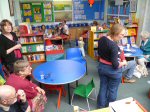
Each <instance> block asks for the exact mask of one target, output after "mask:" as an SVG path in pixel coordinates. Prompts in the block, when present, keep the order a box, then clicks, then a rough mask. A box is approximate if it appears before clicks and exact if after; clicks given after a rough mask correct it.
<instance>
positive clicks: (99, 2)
mask: <svg viewBox="0 0 150 112" xmlns="http://www.w3.org/2000/svg"><path fill="white" fill-rule="evenodd" d="M104 6H105V0H95V2H94V4H93V6H92V7H90V5H89V3H88V0H74V1H73V15H74V20H75V21H77V20H103V19H104Z"/></svg>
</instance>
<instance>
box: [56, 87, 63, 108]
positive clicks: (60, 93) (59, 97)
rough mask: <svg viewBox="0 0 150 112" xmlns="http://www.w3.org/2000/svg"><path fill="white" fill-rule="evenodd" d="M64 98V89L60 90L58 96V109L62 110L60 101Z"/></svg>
mask: <svg viewBox="0 0 150 112" xmlns="http://www.w3.org/2000/svg"><path fill="white" fill-rule="evenodd" d="M61 96H62V89H60V90H59V96H58V102H57V108H58V109H60V101H61Z"/></svg>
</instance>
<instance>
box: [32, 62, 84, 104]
mask: <svg viewBox="0 0 150 112" xmlns="http://www.w3.org/2000/svg"><path fill="white" fill-rule="evenodd" d="M85 73H86V67H85V66H84V65H83V64H81V63H79V62H77V61H73V60H55V61H50V62H46V63H43V64H41V65H39V66H37V67H36V68H35V70H34V71H33V75H34V78H35V80H37V81H38V82H40V83H43V84H49V85H62V84H68V95H69V96H68V97H69V104H70V85H69V83H72V82H74V81H77V80H79V79H80V78H82V77H83V76H84V75H85ZM41 74H44V78H43V76H41Z"/></svg>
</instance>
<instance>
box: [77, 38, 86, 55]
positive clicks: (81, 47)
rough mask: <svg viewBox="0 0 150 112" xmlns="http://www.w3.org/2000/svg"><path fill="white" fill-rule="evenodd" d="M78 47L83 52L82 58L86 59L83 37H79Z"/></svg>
mask: <svg viewBox="0 0 150 112" xmlns="http://www.w3.org/2000/svg"><path fill="white" fill-rule="evenodd" d="M78 46H79V48H80V50H81V52H82V56H83V57H85V52H84V41H83V37H79V40H78Z"/></svg>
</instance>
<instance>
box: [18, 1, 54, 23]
mask: <svg viewBox="0 0 150 112" xmlns="http://www.w3.org/2000/svg"><path fill="white" fill-rule="evenodd" d="M20 7H21V11H22V21H23V22H52V21H54V19H53V13H52V12H53V11H52V2H32V3H31V2H30V3H20Z"/></svg>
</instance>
